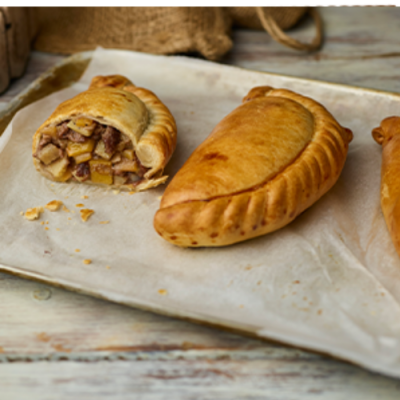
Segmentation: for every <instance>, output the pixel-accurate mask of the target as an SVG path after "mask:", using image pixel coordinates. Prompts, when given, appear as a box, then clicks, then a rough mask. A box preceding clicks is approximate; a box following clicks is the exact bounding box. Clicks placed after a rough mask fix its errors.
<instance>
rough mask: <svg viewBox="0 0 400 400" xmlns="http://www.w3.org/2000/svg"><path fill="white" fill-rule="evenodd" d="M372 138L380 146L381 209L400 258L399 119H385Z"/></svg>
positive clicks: (374, 131)
mask: <svg viewBox="0 0 400 400" xmlns="http://www.w3.org/2000/svg"><path fill="white" fill-rule="evenodd" d="M372 137H373V138H374V139H375V141H376V142H377V143H379V144H380V145H382V167H381V208H382V212H383V216H384V217H385V221H386V225H387V227H388V230H389V233H390V236H391V238H392V242H393V244H394V247H395V248H396V251H397V253H398V254H399V256H400V174H399V171H400V117H388V118H385V119H384V120H383V121H382V122H381V125H380V126H379V127H378V128H375V129H374V130H373V131H372Z"/></svg>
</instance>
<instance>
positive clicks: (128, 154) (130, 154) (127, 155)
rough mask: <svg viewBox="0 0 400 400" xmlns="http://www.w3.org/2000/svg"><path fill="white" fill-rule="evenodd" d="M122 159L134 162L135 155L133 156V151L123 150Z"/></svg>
mask: <svg viewBox="0 0 400 400" xmlns="http://www.w3.org/2000/svg"><path fill="white" fill-rule="evenodd" d="M122 157H124V158H127V159H128V160H134V159H135V154H134V152H133V150H124V151H123V152H122Z"/></svg>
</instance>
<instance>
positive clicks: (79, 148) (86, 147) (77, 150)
mask: <svg viewBox="0 0 400 400" xmlns="http://www.w3.org/2000/svg"><path fill="white" fill-rule="evenodd" d="M94 145H95V142H94V140H93V139H88V140H87V141H86V142H83V143H76V142H68V146H67V153H68V155H69V156H70V157H76V156H79V155H81V154H84V153H91V152H92V151H93V148H94Z"/></svg>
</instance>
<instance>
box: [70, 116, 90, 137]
mask: <svg viewBox="0 0 400 400" xmlns="http://www.w3.org/2000/svg"><path fill="white" fill-rule="evenodd" d="M67 126H68V128H70V129H72V130H73V131H75V132H78V133H80V134H81V135H83V136H86V137H90V136H92V133H93V131H94V128H95V127H96V123H95V122H94V121H92V120H91V119H88V118H78V119H77V120H75V121H73V120H72V121H70V122H69V123H68V125H67Z"/></svg>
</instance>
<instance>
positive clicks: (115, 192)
mask: <svg viewBox="0 0 400 400" xmlns="http://www.w3.org/2000/svg"><path fill="white" fill-rule="evenodd" d="M113 193H114V194H120V193H121V191H120V190H113Z"/></svg>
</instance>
